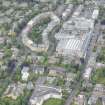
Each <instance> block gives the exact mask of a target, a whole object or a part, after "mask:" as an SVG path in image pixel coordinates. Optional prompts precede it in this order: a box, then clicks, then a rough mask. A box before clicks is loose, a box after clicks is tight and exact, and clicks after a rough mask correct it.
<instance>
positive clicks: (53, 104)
mask: <svg viewBox="0 0 105 105" xmlns="http://www.w3.org/2000/svg"><path fill="white" fill-rule="evenodd" d="M43 105H64V103H63V101H62V100H60V99H49V100H47V101H45V102H44V104H43Z"/></svg>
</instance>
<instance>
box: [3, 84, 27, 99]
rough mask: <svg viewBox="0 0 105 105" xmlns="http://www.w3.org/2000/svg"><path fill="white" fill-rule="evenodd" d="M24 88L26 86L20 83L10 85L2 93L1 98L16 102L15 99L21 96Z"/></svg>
mask: <svg viewBox="0 0 105 105" xmlns="http://www.w3.org/2000/svg"><path fill="white" fill-rule="evenodd" d="M25 87H26V84H22V83H20V82H18V83H13V84H10V85H9V86H8V88H7V89H6V91H5V92H4V95H3V97H9V98H12V99H14V100H16V99H17V97H19V96H20V95H21V94H23V90H24V89H25Z"/></svg>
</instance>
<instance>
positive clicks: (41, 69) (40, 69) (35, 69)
mask: <svg viewBox="0 0 105 105" xmlns="http://www.w3.org/2000/svg"><path fill="white" fill-rule="evenodd" d="M32 70H33V72H34V73H35V74H40V75H42V74H44V72H45V68H44V66H39V65H35V66H33V68H32Z"/></svg>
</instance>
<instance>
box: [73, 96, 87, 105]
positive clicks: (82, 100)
mask: <svg viewBox="0 0 105 105" xmlns="http://www.w3.org/2000/svg"><path fill="white" fill-rule="evenodd" d="M75 104H76V105H86V97H85V95H83V94H79V95H78V96H77V97H76V98H75Z"/></svg>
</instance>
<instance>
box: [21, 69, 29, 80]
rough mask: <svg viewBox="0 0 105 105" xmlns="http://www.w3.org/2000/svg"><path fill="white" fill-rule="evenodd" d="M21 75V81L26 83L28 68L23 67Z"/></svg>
mask: <svg viewBox="0 0 105 105" xmlns="http://www.w3.org/2000/svg"><path fill="white" fill-rule="evenodd" d="M21 74H22V80H23V81H27V80H28V77H29V67H23V69H22V71H21Z"/></svg>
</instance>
